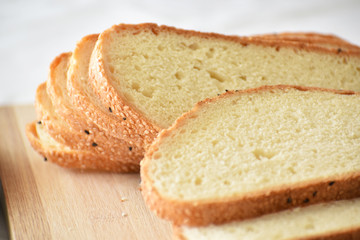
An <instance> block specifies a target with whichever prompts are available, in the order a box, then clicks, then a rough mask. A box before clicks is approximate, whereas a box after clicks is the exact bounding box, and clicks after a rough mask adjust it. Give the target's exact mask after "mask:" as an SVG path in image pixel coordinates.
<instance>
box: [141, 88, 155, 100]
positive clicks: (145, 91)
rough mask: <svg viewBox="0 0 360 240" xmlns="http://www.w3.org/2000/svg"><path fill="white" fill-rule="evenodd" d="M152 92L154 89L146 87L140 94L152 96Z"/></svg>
mask: <svg viewBox="0 0 360 240" xmlns="http://www.w3.org/2000/svg"><path fill="white" fill-rule="evenodd" d="M153 93H154V89H150V88H147V89H145V90H144V91H142V95H144V96H145V97H148V98H152V97H153Z"/></svg>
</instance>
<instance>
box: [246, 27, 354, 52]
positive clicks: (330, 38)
mask: <svg viewBox="0 0 360 240" xmlns="http://www.w3.org/2000/svg"><path fill="white" fill-rule="evenodd" d="M251 37H253V38H257V37H259V38H265V39H269V40H284V41H295V42H300V43H309V44H316V45H319V46H321V47H325V48H330V49H334V50H336V51H348V50H352V51H354V52H359V51H360V47H358V46H356V45H353V44H351V43H349V42H347V41H345V40H343V39H341V38H339V37H337V36H334V35H325V34H319V33H301V32H291V33H290V32H284V33H276V34H261V35H255V36H251Z"/></svg>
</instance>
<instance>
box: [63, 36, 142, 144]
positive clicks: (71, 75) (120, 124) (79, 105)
mask: <svg viewBox="0 0 360 240" xmlns="http://www.w3.org/2000/svg"><path fill="white" fill-rule="evenodd" d="M97 39H98V34H93V35H88V36H85V37H84V38H82V39H81V40H80V41H79V42H78V43H77V45H76V48H75V50H74V52H73V54H72V56H71V58H70V64H69V70H68V73H67V77H68V81H67V89H68V91H69V95H70V97H71V100H72V104H73V106H74V107H75V108H76V109H77V110H78V111H80V112H83V113H85V115H86V117H87V118H89V119H90V120H91V121H92V122H94V123H95V124H96V125H97V126H98V127H99V128H100V129H101V130H102V131H104V132H106V133H107V135H110V136H113V137H116V138H122V136H123V132H121V134H120V133H119V129H123V128H124V127H126V125H127V124H128V121H126V118H125V115H122V116H120V117H119V116H116V115H114V114H113V113H112V109H111V108H109V107H105V106H104V105H103V104H102V102H101V101H100V100H99V98H98V97H97V96H96V95H95V93H94V92H93V90H92V87H91V85H90V82H89V62H90V56H91V53H92V51H93V49H94V46H95V43H96V41H97ZM128 139H134V140H137V142H136V141H135V142H134V141H129V144H131V145H136V144H139V145H141V142H140V141H141V138H136V136H130V137H129V138H128Z"/></svg>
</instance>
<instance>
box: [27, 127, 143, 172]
mask: <svg viewBox="0 0 360 240" xmlns="http://www.w3.org/2000/svg"><path fill="white" fill-rule="evenodd" d="M36 124H40V123H36V122H32V123H29V124H27V125H26V136H27V138H28V139H29V142H30V144H31V146H32V147H33V148H34V149H35V151H37V152H38V153H39V154H40V155H42V156H43V157H44V158H45V159H46V160H47V161H50V162H52V163H55V164H57V165H59V166H61V167H65V168H73V169H81V170H96V171H107V172H119V173H132V172H134V173H136V172H138V171H139V166H138V164H134V163H122V162H117V161H109V160H108V158H107V157H106V156H103V155H99V154H95V153H93V152H90V151H85V150H83V151H82V150H73V149H72V150H66V149H63V150H58V149H54V148H49V147H45V146H44V145H43V143H42V141H41V139H39V136H38V133H37V130H36Z"/></svg>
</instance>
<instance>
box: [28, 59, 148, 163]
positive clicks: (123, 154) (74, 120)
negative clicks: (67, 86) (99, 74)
mask: <svg viewBox="0 0 360 240" xmlns="http://www.w3.org/2000/svg"><path fill="white" fill-rule="evenodd" d="M71 56H72V53H69V52H68V53H62V54H60V55H58V56H57V57H55V59H54V60H53V61H52V63H51V64H50V70H49V79H48V81H47V82H46V91H47V93H48V95H49V98H50V100H51V102H52V104H53V107H54V109H55V113H56V114H58V115H59V117H60V118H61V119H62V120H64V122H66V123H67V124H68V125H69V127H70V131H72V132H74V137H72V136H70V135H69V134H66V133H65V132H64V131H63V130H62V129H61V128H60V127H59V126H57V125H56V124H53V123H52V121H51V119H49V117H50V116H47V115H46V114H42V115H43V116H44V118H42V119H41V120H42V121H44V123H45V126H46V127H47V128H48V132H49V133H50V134H51V135H52V137H54V138H55V139H57V140H58V141H60V142H61V143H63V144H65V145H67V146H70V147H72V148H77V149H82V148H84V149H87V150H89V151H94V152H96V153H99V154H102V155H106V156H107V157H109V158H110V159H111V160H114V161H120V162H132V163H136V164H139V163H140V161H141V159H142V158H143V155H144V149H142V148H140V147H138V146H136V145H134V144H130V143H129V142H127V141H125V140H124V139H120V138H115V137H113V136H111V135H108V134H106V133H105V132H102V131H101V129H100V128H98V126H97V125H96V124H95V123H93V122H92V121H91V120H90V119H87V118H86V115H85V114H82V113H81V114H80V113H78V112H77V111H76V110H75V108H73V106H72V105H71V106H70V105H69V106H70V107H69V106H65V105H67V104H63V102H65V101H66V100H65V99H62V97H61V93H58V92H59V91H60V90H59V89H58V88H56V85H57V83H56V82H57V80H56V79H57V75H56V68H57V67H58V65H59V64H60V63H66V65H67V68H68V67H69V64H70V62H69V60H70V58H71ZM40 86H41V85H40ZM40 86H39V87H40ZM37 94H38V92H37ZM69 97H70V96H69ZM69 100H71V99H69ZM35 106H37V109H41V104H40V101H39V99H38V97H36V101H35ZM37 112H40V111H37ZM39 115H41V114H39ZM84 130H88V131H90V135H86V134H85V133H84ZM81 136H84V137H81ZM93 143H96V144H97V146H96V147H93V145H92V144H93ZM130 148H131V150H129V149H130Z"/></svg>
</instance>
